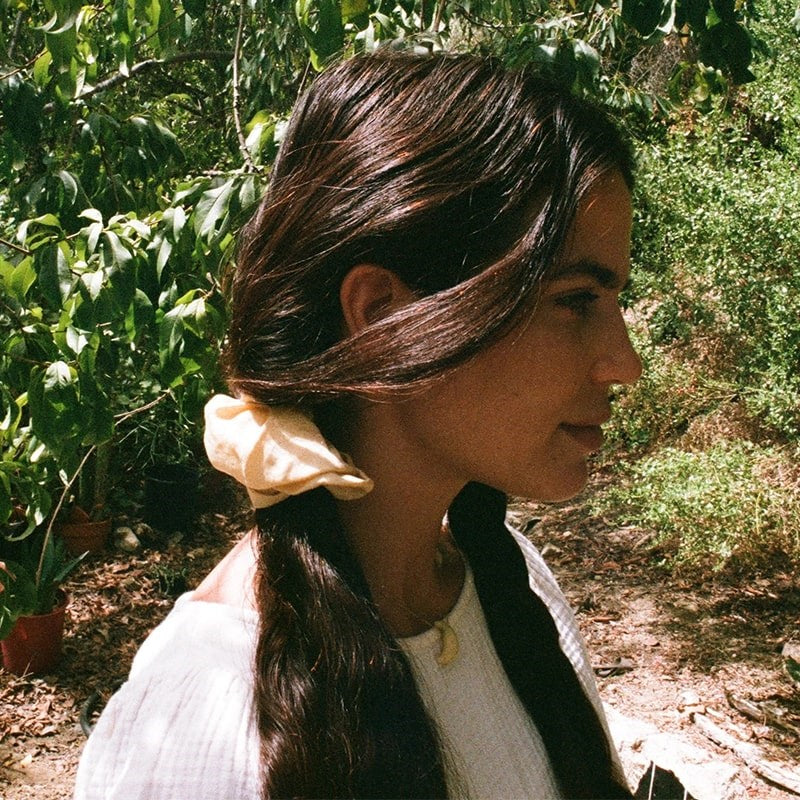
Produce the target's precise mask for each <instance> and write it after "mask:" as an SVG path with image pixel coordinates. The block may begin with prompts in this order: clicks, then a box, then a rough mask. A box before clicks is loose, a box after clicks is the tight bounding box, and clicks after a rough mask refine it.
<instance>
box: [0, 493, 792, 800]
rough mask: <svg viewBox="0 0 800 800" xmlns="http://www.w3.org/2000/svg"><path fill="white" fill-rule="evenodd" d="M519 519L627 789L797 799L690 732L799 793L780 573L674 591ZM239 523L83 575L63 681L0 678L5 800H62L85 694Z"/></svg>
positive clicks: (566, 520) (621, 549)
mask: <svg viewBox="0 0 800 800" xmlns="http://www.w3.org/2000/svg"><path fill="white" fill-rule="evenodd" d="M513 513H514V514H515V515H516V518H517V521H518V522H519V524H520V525H523V526H525V525H526V524H527V521H528V518H529V517H530V516H532V515H535V516H541V517H542V520H541V522H540V523H538V524H536V525H531V526H529V535H530V536H531V538H532V539H533V540H534V541H535V543H536V544H537V545H538V546H539V547H540V549H542V550H543V551H544V553H545V556H546V558H547V560H548V562H549V563H550V565H551V567H552V568H553V570H554V572H555V573H556V575H557V577H558V579H559V581H560V582H561V584H562V587H563V588H564V590H565V592H566V594H567V596H568V597H569V599H570V600H571V601H572V603H573V606H574V607H575V608H576V610H577V614H578V619H579V622H580V624H581V627H582V629H583V631H584V634H585V636H586V639H587V642H588V644H589V648H590V651H591V653H592V663H593V665H594V667H595V671H596V672H597V673H598V683H599V686H600V690H601V694H602V696H603V699H604V702H605V703H606V705H607V707H608V709H609V713H610V714H611V721H612V728H613V729H614V732H615V736H617V737H618V738H619V739H620V742H621V743H622V745H623V758H624V760H625V763H626V765H627V766H628V768H629V777H631V779H632V780H633V781H634V783H635V782H636V781H637V780H638V778H639V774H640V773H641V771H642V770H643V769H644V766H643V765H645V764H646V763H648V762H649V761H650V760H653V759H656V760H657V763H659V766H662V767H664V768H665V769H670V768H671V765H676V766H675V768H674V769H673V770H672V771H674V772H675V773H676V774H678V777H680V778H681V779H682V780H684V782H685V783H686V778H687V775H688V773H689V772H691V771H692V770H694V772H693V774H692V775H689V778H690V779H691V780H690V781H689V782H690V783H692V787H694V786H699V787H700V788H699V789H694V788H692V793H693V794H694V796H695V797H697V800H706V798H717V799H718V800H722V799H723V798H724V799H725V800H728V798H740V797H741V798H755V799H756V800H787V799H788V798H790V797H795V796H796V795H795V794H792V793H790V792H788V791H785V790H782V789H780V788H778V786H776V785H775V784H774V783H770V782H769V781H767V780H766V779H764V778H763V777H760V776H759V775H758V774H756V772H755V771H754V770H753V769H751V767H749V766H747V764H746V763H745V761H744V760H743V759H742V758H741V757H739V756H737V755H735V754H734V753H733V752H732V751H731V750H730V749H727V748H723V747H720V746H718V745H717V744H714V743H713V742H712V741H711V740H710V739H709V738H707V736H705V735H704V734H703V733H702V732H701V730H700V728H699V726H698V723H697V722H695V721H693V720H695V719H697V718H698V716H700V717H702V718H703V719H705V720H708V721H710V722H711V723H713V725H715V726H716V728H717V729H718V730H723V731H724V732H725V733H726V734H728V735H729V736H731V737H733V741H734V742H736V743H741V744H743V745H744V749H743V750H741V751H740V752H744V751H745V750H747V748H748V747H749V748H751V750H750V751H749V752H745V753H744V754H745V756H747V757H748V758H749V760H750V762H751V763H752V764H756V766H757V765H758V762H759V761H762V762H764V763H766V762H769V763H771V764H773V765H774V764H778V765H779V766H780V767H781V768H782V769H783V770H784V771H785V772H784V773H778V777H783V776H785V775H789V776H790V777H791V776H793V777H794V778H795V779H796V780H798V781H800V690H799V689H798V688H797V687H796V686H795V685H793V684H792V681H791V680H790V678H789V677H788V676H787V675H786V673H785V672H784V671H783V659H782V657H781V654H780V650H781V647H782V646H783V644H784V643H785V642H786V641H787V640H789V639H790V638H791V636H792V634H793V633H794V634H797V632H798V631H800V582H799V581H798V580H797V579H796V578H795V577H794V576H792V575H791V574H788V573H786V572H783V571H781V569H780V568H776V569H775V570H774V571H773V572H771V573H770V574H769V575H765V576H763V577H759V578H756V579H750V580H748V581H739V582H738V583H731V582H724V581H722V580H715V581H705V582H699V581H693V580H690V579H689V578H686V577H684V578H676V577H668V576H666V575H664V574H663V573H661V572H659V571H658V569H657V568H656V567H654V566H653V564H654V560H655V559H654V556H655V555H656V554H654V552H653V551H652V548H651V547H650V545H649V538H648V537H647V536H646V534H644V532H642V531H636V530H615V529H613V528H612V527H610V526H608V525H607V524H606V523H604V521H603V520H598V519H588V518H586V515H585V512H584V511H583V506H582V505H581V504H580V503H573V504H571V505H566V506H561V507H550V508H546V509H542V508H538V509H537V508H531V507H515V508H514V510H513ZM244 522H245V516H243V515H236V514H234V515H233V516H231V515H230V514H227V515H221V514H218V513H214V512H213V511H209V512H206V513H204V514H202V515H201V516H200V517H199V518H198V520H197V523H196V527H195V530H194V532H193V535H192V536H191V537H189V536H184V537H182V538H180V539H178V538H177V537H172V538H171V539H169V538H167V537H155V538H154V539H153V540H151V541H149V542H147V543H146V544H147V547H146V548H145V549H144V550H142V551H141V552H139V553H137V554H134V555H129V554H124V553H120V552H112V551H110V550H109V552H107V553H105V554H103V555H102V556H100V557H95V558H94V559H93V560H91V561H90V562H88V563H87V564H85V565H83V566H82V568H81V569H80V571H79V573H78V574H77V575H76V576H75V578H74V579H73V580H72V581H71V582H70V584H69V586H68V587H67V588H68V589H69V591H70V594H71V598H72V602H71V605H70V609H69V617H68V622H67V632H66V640H65V645H64V659H63V661H62V663H61V665H60V666H59V668H58V670H57V671H56V672H55V673H54V674H53V675H48V676H44V677H35V678H34V677H27V678H15V677H12V676H10V675H8V674H6V673H4V672H2V671H1V670H0V798H2V799H3V800H62V799H63V798H69V797H70V796H71V791H72V783H73V780H74V774H75V769H76V765H77V761H78V757H79V755H80V751H81V747H82V745H83V742H84V740H85V737H84V733H83V732H82V730H81V727H80V723H79V717H80V712H81V708H82V707H83V706H84V704H85V703H86V701H87V699H88V698H89V697H90V696H91V695H92V693H93V692H95V691H97V692H99V694H100V703H101V704H102V703H103V702H105V699H107V697H108V696H109V695H110V693H111V692H112V690H113V688H114V687H115V686H116V685H118V683H119V682H120V681H122V680H123V679H124V677H125V675H126V673H127V670H128V668H129V666H130V662H131V659H132V657H133V654H134V653H135V651H136V647H137V645H138V643H140V642H141V641H142V639H143V638H144V637H145V635H146V633H147V631H148V629H149V628H150V627H152V626H153V625H155V624H156V623H157V622H158V621H160V620H161V618H162V617H163V616H165V615H166V613H167V612H168V610H169V608H170V607H171V605H172V602H173V597H174V596H175V595H176V594H179V593H180V592H181V591H183V590H184V589H185V588H187V587H188V588H191V586H193V585H194V584H196V583H197V582H198V581H199V579H200V578H201V577H202V576H203V575H204V574H205V573H206V572H207V571H208V569H209V568H210V567H211V566H212V565H213V563H215V562H216V561H217V560H218V558H219V557H220V556H221V554H222V553H223V552H224V551H225V550H226V549H227V548H228V547H229V546H230V544H231V543H232V542H233V541H234V539H235V538H236V536H237V535H238V532H239V531H241V530H242V527H243V525H244ZM729 696H733V697H735V698H743V699H747V700H750V701H753V702H757V703H760V704H762V705H761V706H760V708H764V709H768V710H773V711H774V712H775V713H776V714H778V715H779V716H778V717H777V719H778V721H779V723H780V724H781V727H776V725H774V724H772V722H770V721H769V720H768V719H767V718H766V717H765V718H762V719H753V718H750V717H747V716H745V715H743V714H742V713H740V712H739V711H737V710H735V709H734V708H733V707H732V706H731V705H730V703H729V700H728V697H729ZM620 715H621V716H620ZM648 726H651V727H648ZM753 747H758V748H759V752H758V753H757V754H756V756H753V752H754V751H753V750H752V748H753ZM654 753H655V754H656V755H653V754H654ZM658 759H660V760H661V761H660V762H659V761H658ZM666 761H668V762H669V764H666V763H661V762H666ZM757 768H758V766H757ZM762 771H763V770H762ZM683 772H685V773H686V774H681V773H683ZM634 773H635V774H634ZM698 775H699V778H698ZM686 785H687V788H690V787H689V786H688V783H687V784H686ZM187 800H188V799H187Z"/></svg>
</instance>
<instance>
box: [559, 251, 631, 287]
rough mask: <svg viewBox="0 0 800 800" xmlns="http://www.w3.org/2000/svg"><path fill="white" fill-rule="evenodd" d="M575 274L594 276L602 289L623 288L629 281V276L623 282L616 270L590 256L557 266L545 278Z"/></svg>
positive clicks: (560, 278)
mask: <svg viewBox="0 0 800 800" xmlns="http://www.w3.org/2000/svg"><path fill="white" fill-rule="evenodd" d="M576 275H588V276H589V277H590V278H594V280H596V281H597V283H599V284H600V286H602V287H603V289H613V290H616V289H620V290H624V289H627V288H628V286H630V283H631V280H630V278H629V279H628V280H627V281H626V282H625V283H624V284H623V283H622V281H621V280H620V275H619V273H618V272H617V271H616V270H614V269H611V267H606V266H604V265H603V264H601V263H599V262H598V261H593V260H592V259H590V258H583V259H581V260H580V261H575V262H574V263H572V264H567V265H566V266H564V267H559V268H558V269H557V270H556V271H555V272H553V274H552V275H550V276H549V277H548V278H546V280H550V281H558V280H563V279H564V278H572V277H574V276H576Z"/></svg>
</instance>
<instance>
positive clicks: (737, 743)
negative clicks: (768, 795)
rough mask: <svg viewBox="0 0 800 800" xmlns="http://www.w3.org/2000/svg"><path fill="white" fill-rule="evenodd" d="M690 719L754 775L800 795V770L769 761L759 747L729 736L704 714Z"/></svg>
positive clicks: (694, 715) (693, 715) (697, 714)
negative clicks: (745, 765) (736, 757)
mask: <svg viewBox="0 0 800 800" xmlns="http://www.w3.org/2000/svg"><path fill="white" fill-rule="evenodd" d="M692 721H693V722H694V724H695V725H697V727H698V728H699V729H700V731H701V732H702V733H703V734H704V735H705V736H707V737H708V738H709V739H711V741H712V742H716V744H718V745H720V746H721V747H725V748H727V749H728V750H730V751H732V752H733V753H735V754H736V755H737V756H738V757H739V758H741V759H742V761H744V763H745V764H747V766H748V767H750V769H751V770H752V771H753V772H755V773H756V775H760V776H761V777H762V778H766V779H767V780H768V781H770V782H771V783H774V784H776V785H777V786H780V787H781V788H783V789H786V790H787V791H790V792H793V793H794V794H798V795H800V771H797V770H789V769H787V768H786V767H785V766H784V765H783V764H777V763H776V762H774V761H770V760H769V759H767V758H766V757H765V756H764V751H763V750H762V749H761V748H760V747H758V746H757V745H754V744H751V743H749V742H743V741H742V740H741V739H737V738H736V737H735V736H731V734H729V733H728V732H727V731H724V730H723V729H722V728H720V727H719V725H715V724H714V723H713V722H712V721H711V720H710V719H709V718H708V717H707V716H705V714H699V713H695V714H692Z"/></svg>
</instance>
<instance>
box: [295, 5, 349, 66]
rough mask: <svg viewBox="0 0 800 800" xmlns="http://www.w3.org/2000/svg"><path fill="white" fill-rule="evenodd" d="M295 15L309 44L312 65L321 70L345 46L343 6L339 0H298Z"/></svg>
mask: <svg viewBox="0 0 800 800" xmlns="http://www.w3.org/2000/svg"><path fill="white" fill-rule="evenodd" d="M295 15H296V16H297V21H298V23H299V24H300V31H301V33H302V34H303V38H304V39H305V40H306V42H307V44H308V49H309V51H310V54H311V65H312V66H313V67H314V69H315V70H317V71H320V70H322V69H323V68H324V66H325V64H326V62H327V61H328V60H329V59H330V58H331V57H332V56H334V55H336V54H337V53H339V52H340V51H341V49H342V47H343V46H344V25H343V24H342V9H341V6H340V5H339V3H338V2H337V0H296V2H295Z"/></svg>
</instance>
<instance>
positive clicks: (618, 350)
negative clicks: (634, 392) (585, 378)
mask: <svg viewBox="0 0 800 800" xmlns="http://www.w3.org/2000/svg"><path fill="white" fill-rule="evenodd" d="M600 348H601V350H600V353H599V354H598V357H597V360H596V361H595V363H594V367H593V369H592V378H593V379H594V380H595V381H596V382H597V383H603V384H607V385H609V386H610V385H612V384H615V383H635V382H636V381H638V380H639V378H640V377H641V376H642V360H641V359H640V358H639V354H638V353H637V352H636V350H634V347H633V344H632V343H631V337H630V335H629V334H628V326H627V325H626V324H625V320H624V319H623V318H622V312H621V311H619V312H618V313H617V314H616V317H615V319H614V322H613V324H612V325H610V326H609V330H608V331H607V332H606V334H605V336H604V337H603V339H602V340H601V342H600Z"/></svg>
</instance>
